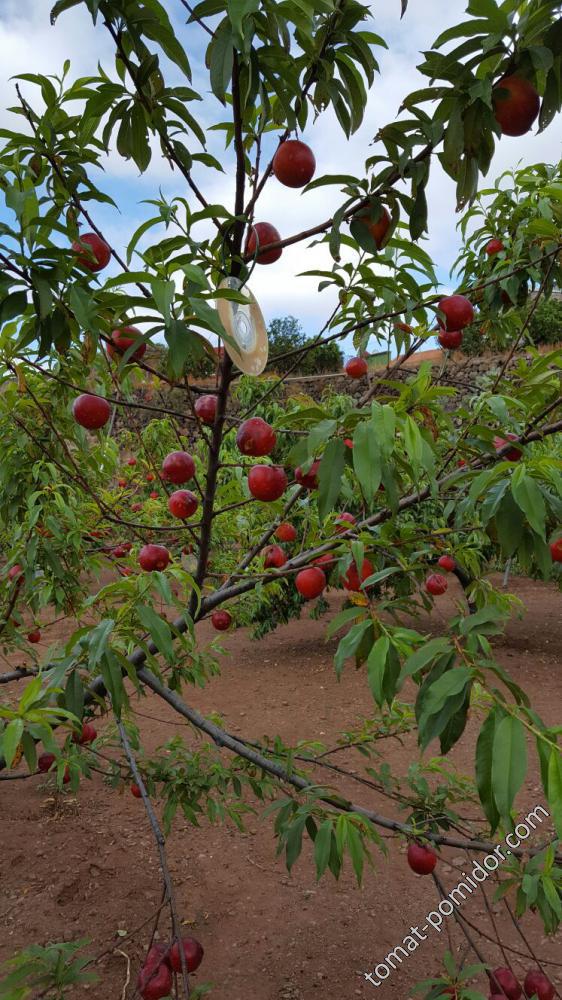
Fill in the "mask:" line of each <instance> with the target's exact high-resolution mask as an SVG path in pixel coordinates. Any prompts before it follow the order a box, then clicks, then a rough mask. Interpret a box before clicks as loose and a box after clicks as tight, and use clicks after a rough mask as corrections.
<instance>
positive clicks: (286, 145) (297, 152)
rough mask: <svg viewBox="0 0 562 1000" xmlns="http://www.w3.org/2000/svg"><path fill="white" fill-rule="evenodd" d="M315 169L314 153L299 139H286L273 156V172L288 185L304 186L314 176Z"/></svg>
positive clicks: (293, 186) (292, 186) (294, 186)
mask: <svg viewBox="0 0 562 1000" xmlns="http://www.w3.org/2000/svg"><path fill="white" fill-rule="evenodd" d="M315 170H316V159H315V157H314V153H313V152H312V150H311V148H310V146H307V145H306V143H305V142H301V141H300V140H299V139H286V140H285V142H282V143H281V144H280V146H279V147H278V149H277V152H276V154H275V156H274V157H273V173H274V174H275V176H276V177H277V180H278V181H281V184H284V185H285V186H286V187H290V188H301V187H304V186H305V184H308V183H309V181H311V180H312V178H313V177H314V171H315Z"/></svg>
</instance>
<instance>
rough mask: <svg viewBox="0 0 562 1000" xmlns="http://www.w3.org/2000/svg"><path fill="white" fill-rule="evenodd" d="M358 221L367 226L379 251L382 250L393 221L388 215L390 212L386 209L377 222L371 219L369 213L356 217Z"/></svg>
mask: <svg viewBox="0 0 562 1000" xmlns="http://www.w3.org/2000/svg"><path fill="white" fill-rule="evenodd" d="M356 219H358V220H359V222H362V223H363V224H364V225H365V226H367V229H368V230H369V232H370V234H371V236H372V237H373V239H374V241H375V243H376V245H377V249H378V250H380V248H381V246H382V244H383V242H384V239H385V236H386V234H387V232H388V230H389V228H390V223H391V221H392V220H391V218H390V215H389V213H388V210H387V209H386V208H383V210H382V215H380V216H379V218H378V219H377V221H376V222H373V221H372V220H371V219H370V218H369V214H368V213H364V214H363V215H358V216H356Z"/></svg>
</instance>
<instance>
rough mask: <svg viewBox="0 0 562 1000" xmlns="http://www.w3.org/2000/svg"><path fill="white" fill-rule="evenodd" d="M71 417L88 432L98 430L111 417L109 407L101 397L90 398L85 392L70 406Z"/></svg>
mask: <svg viewBox="0 0 562 1000" xmlns="http://www.w3.org/2000/svg"><path fill="white" fill-rule="evenodd" d="M72 416H73V417H74V419H75V421H76V423H77V424H80V426H81V427H85V428H86V429H87V430H89V431H96V430H99V428H100V427H103V425H104V424H106V423H107V421H108V420H109V418H110V416H111V406H110V405H109V403H108V402H107V399H104V398H103V396H92V395H90V393H88V392H85V393H83V394H82V395H81V396H78V397H77V398H76V399H75V400H74V402H73V404H72Z"/></svg>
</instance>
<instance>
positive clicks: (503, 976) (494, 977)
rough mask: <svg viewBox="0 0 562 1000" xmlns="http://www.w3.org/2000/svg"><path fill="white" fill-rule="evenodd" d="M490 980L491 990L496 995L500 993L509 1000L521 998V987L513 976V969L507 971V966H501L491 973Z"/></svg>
mask: <svg viewBox="0 0 562 1000" xmlns="http://www.w3.org/2000/svg"><path fill="white" fill-rule="evenodd" d="M489 978H490V990H492V991H493V992H494V993H499V994H501V995H502V996H503V997H504V1000H505V997H507V998H508V1000H519V997H520V996H521V992H522V990H521V986H520V985H519V983H518V982H517V979H516V978H515V976H514V975H513V972H512V971H511V969H507V968H506V967H505V966H500V967H499V968H498V969H494V970H493V971H492V972H490V973H489Z"/></svg>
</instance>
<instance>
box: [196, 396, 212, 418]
mask: <svg viewBox="0 0 562 1000" xmlns="http://www.w3.org/2000/svg"><path fill="white" fill-rule="evenodd" d="M195 412H196V414H197V416H198V417H199V420H200V421H201V423H202V424H214V422H215V413H216V412H217V397H216V396H199V399H198V400H197V401H196V403H195Z"/></svg>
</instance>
